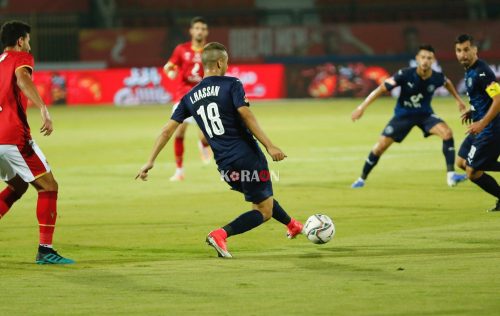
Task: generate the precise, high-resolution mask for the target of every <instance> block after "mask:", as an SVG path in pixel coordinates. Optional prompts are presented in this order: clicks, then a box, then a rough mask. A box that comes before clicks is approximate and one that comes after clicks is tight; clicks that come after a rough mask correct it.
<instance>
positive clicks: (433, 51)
mask: <svg viewBox="0 0 500 316" xmlns="http://www.w3.org/2000/svg"><path fill="white" fill-rule="evenodd" d="M421 50H425V51H428V52H431V53H434V54H435V53H436V51H435V50H434V47H432V46H431V45H429V44H422V45H420V46H419V47H418V51H417V53H419V52H420V51H421Z"/></svg>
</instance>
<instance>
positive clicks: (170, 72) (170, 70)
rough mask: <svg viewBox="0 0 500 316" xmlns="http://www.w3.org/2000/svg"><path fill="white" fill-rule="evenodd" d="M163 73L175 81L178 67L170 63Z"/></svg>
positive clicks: (164, 67) (166, 65)
mask: <svg viewBox="0 0 500 316" xmlns="http://www.w3.org/2000/svg"><path fill="white" fill-rule="evenodd" d="M163 72H165V75H166V76H167V77H168V78H170V79H175V77H176V76H177V66H176V65H175V64H174V63H173V62H171V61H168V62H167V63H166V64H165V66H163Z"/></svg>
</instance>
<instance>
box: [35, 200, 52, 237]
mask: <svg viewBox="0 0 500 316" xmlns="http://www.w3.org/2000/svg"><path fill="white" fill-rule="evenodd" d="M36 217H37V218H38V225H39V228H40V244H45V245H52V236H53V235H54V229H55V225H56V218H57V191H49V192H39V193H38V203H37V206H36Z"/></svg>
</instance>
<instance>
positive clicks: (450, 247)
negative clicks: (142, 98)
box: [0, 99, 500, 316]
mask: <svg viewBox="0 0 500 316" xmlns="http://www.w3.org/2000/svg"><path fill="white" fill-rule="evenodd" d="M358 101H359V100H358ZM358 101H357V100H341V99H340V100H329V101H313V100H302V101H280V102H267V103H256V104H255V105H254V106H253V109H254V111H255V113H256V114H257V116H258V118H259V119H260V121H261V124H262V126H263V127H264V129H265V130H266V131H267V133H268V135H269V136H270V137H271V138H272V139H273V140H274V142H275V143H276V144H277V145H278V146H280V147H281V148H282V149H283V150H284V151H285V152H286V153H287V155H288V158H287V159H286V160H285V161H283V162H280V163H273V162H271V163H270V167H271V168H272V169H273V170H274V171H276V172H279V175H280V181H279V182H275V183H274V189H275V196H276V198H277V199H278V200H279V201H280V203H281V205H282V206H283V207H284V208H285V209H286V210H287V211H288V212H289V213H291V214H292V215H293V216H294V217H297V218H298V219H300V220H305V219H306V218H307V217H308V216H309V215H312V214H314V213H325V214H328V215H330V216H331V217H332V218H333V219H334V221H335V223H336V229H337V234H336V236H335V239H334V240H333V241H332V242H330V243H328V244H326V245H314V244H311V243H310V242H308V241H307V239H306V238H304V237H303V236H299V237H301V238H298V239H296V240H287V239H286V238H285V229H284V227H283V226H282V225H280V224H279V223H278V222H276V221H270V222H268V223H266V224H265V225H263V226H261V227H259V228H257V229H255V230H253V231H250V232H249V233H246V234H243V235H239V236H235V237H232V238H230V239H229V247H230V248H229V249H230V251H231V252H232V254H233V255H234V256H235V258H234V259H233V260H221V259H218V258H216V257H215V252H214V251H213V250H212V248H209V247H208V246H206V244H205V236H206V234H207V233H208V232H209V231H210V230H212V229H214V228H216V227H218V226H221V225H223V224H226V223H227V222H228V221H230V220H232V219H233V218H234V217H236V216H237V215H239V214H240V213H242V212H244V211H247V210H249V209H250V208H249V207H250V206H249V205H248V204H247V203H245V202H244V200H243V198H242V196H241V195H240V194H239V193H235V192H232V191H230V190H229V189H228V188H229V187H228V186H227V185H226V184H224V183H223V182H221V181H220V180H219V176H218V173H217V171H216V168H215V165H212V166H208V167H207V166H205V167H204V166H202V164H201V162H200V159H199V154H198V149H197V147H196V131H195V129H194V128H191V129H190V131H189V134H188V137H187V139H186V141H187V152H186V159H187V163H186V172H187V175H186V176H187V179H186V181H184V182H183V183H170V182H169V181H168V178H169V177H170V175H171V173H172V172H173V169H174V163H173V153H172V146H171V144H169V145H167V148H166V150H165V152H164V153H163V154H162V155H161V158H160V159H159V161H158V162H157V165H156V167H155V169H153V170H152V171H151V173H150V179H149V181H147V182H139V181H135V180H134V176H135V174H136V172H137V171H138V169H139V167H140V166H141V165H142V164H143V163H144V162H145V161H146V159H147V157H148V155H149V152H150V150H151V147H152V144H153V141H154V139H155V137H156V136H157V133H158V131H159V129H160V127H161V126H162V125H163V124H164V122H166V121H167V120H168V118H169V115H170V108H169V107H154V106H152V107H141V108H114V107H105V108H92V107H90V108H84V107H82V108H53V109H52V116H53V119H54V123H55V133H54V134H53V135H52V136H50V137H47V138H43V137H41V136H39V135H34V137H35V139H36V140H37V143H38V144H39V145H40V147H41V148H42V150H43V151H44V153H45V154H46V156H47V158H48V160H49V162H50V164H51V166H52V168H53V170H54V174H55V176H56V179H57V180H58V182H59V185H60V193H59V218H58V227H57V229H56V235H55V246H56V248H57V249H58V250H59V251H60V252H61V254H63V255H66V256H68V257H70V258H73V259H75V260H77V264H75V265H72V266H38V265H35V264H34V256H35V251H36V245H37V238H38V231H37V230H38V228H37V222H36V216H35V205H36V194H35V191H34V190H33V189H30V190H29V191H28V193H27V194H26V195H25V196H24V198H23V199H22V200H21V201H20V202H18V203H17V204H16V205H15V206H14V207H13V209H12V210H11V211H10V212H9V213H8V214H7V215H6V217H5V218H3V219H2V220H1V221H0V249H1V251H0V314H1V315H70V314H71V315H308V314H314V315H405V316H408V315H498V313H499V311H500V299H499V294H500V214H492V213H486V212H485V210H486V209H487V208H488V207H491V206H492V205H493V204H494V202H495V201H494V199H493V198H492V197H490V196H489V195H487V194H486V193H483V192H482V191H480V190H479V189H478V188H477V187H476V186H475V185H473V184H471V183H464V184H461V185H460V186H458V187H456V188H449V187H448V186H447V185H446V182H445V163H444V158H443V155H442V153H441V140H440V139H438V138H436V137H431V138H429V139H424V138H422V135H421V133H420V131H419V130H417V129H415V130H413V132H412V133H411V134H410V136H409V137H408V138H407V139H406V140H405V142H404V143H403V144H401V145H395V146H393V147H392V148H391V149H390V150H389V151H388V152H387V154H386V155H385V156H384V157H383V158H382V159H381V161H380V163H379V165H378V166H377V168H376V169H375V170H374V172H373V173H372V175H371V176H370V179H369V181H368V182H367V186H366V187H365V188H364V189H361V190H352V189H351V188H350V184H351V183H352V181H353V180H355V179H356V178H357V177H358V176H359V173H360V170H361V167H362V164H363V162H364V159H365V158H366V155H367V154H368V152H369V150H370V148H371V147H372V145H373V144H374V142H375V141H376V139H377V137H378V134H379V133H380V131H381V130H382V128H383V127H384V125H385V124H386V122H387V121H388V120H389V118H390V116H391V114H392V105H393V102H394V101H393V100H392V99H383V100H380V101H378V102H377V103H375V104H374V105H373V106H372V107H371V108H370V109H369V110H368V111H367V113H366V116H365V117H364V118H363V119H362V120H361V121H360V122H357V123H355V124H354V123H351V121H350V112H351V110H352V109H353V108H354V107H355V106H356V105H357V102H358ZM434 108H435V110H436V112H437V113H438V114H440V115H441V116H442V117H443V118H444V119H445V120H446V121H447V122H448V123H449V124H450V125H451V126H452V128H453V130H454V134H455V141H456V147H457V148H458V146H459V144H460V143H461V141H462V140H463V138H464V131H465V129H464V127H462V126H461V125H460V122H459V120H458V111H457V110H456V107H455V104H454V103H453V102H452V100H450V99H436V100H435V102H434ZM29 115H30V121H31V125H32V127H33V130H37V129H38V127H39V126H40V124H39V115H38V113H37V112H36V111H33V110H32V111H30V113H29ZM34 134H36V133H34ZM497 179H499V177H498V176H497Z"/></svg>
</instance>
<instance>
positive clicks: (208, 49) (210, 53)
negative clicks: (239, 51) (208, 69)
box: [201, 42, 227, 66]
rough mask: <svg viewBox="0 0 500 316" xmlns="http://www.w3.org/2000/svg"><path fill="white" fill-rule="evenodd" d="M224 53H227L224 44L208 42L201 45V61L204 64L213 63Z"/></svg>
mask: <svg viewBox="0 0 500 316" xmlns="http://www.w3.org/2000/svg"><path fill="white" fill-rule="evenodd" d="M224 53H226V54H227V50H226V47H225V46H224V45H222V44H221V43H218V42H210V43H208V44H207V45H205V47H203V53H202V54H201V62H202V64H203V65H204V66H205V65H208V64H211V63H215V62H217V61H218V60H219V59H220V58H221V57H222V56H223V54H224Z"/></svg>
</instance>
